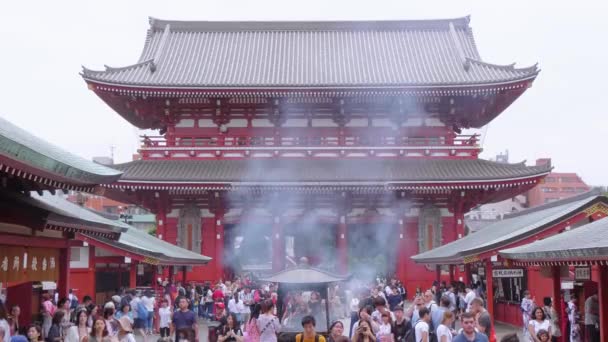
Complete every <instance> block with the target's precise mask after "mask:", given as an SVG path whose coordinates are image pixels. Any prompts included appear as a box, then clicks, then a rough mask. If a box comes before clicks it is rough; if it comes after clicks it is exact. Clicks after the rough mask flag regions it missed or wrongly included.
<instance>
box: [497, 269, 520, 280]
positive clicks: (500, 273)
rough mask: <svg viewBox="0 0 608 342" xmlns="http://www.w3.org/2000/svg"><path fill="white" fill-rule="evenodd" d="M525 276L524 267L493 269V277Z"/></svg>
mask: <svg viewBox="0 0 608 342" xmlns="http://www.w3.org/2000/svg"><path fill="white" fill-rule="evenodd" d="M523 276H524V270H523V269H522V268H505V269H498V270H492V277H494V278H521V277H523Z"/></svg>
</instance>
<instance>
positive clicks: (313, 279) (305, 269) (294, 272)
mask: <svg viewBox="0 0 608 342" xmlns="http://www.w3.org/2000/svg"><path fill="white" fill-rule="evenodd" d="M346 279H348V275H346V276H344V275H337V274H333V273H330V272H328V271H325V270H321V269H318V268H314V267H310V266H306V265H300V266H296V267H294V268H290V269H286V270H283V271H280V272H278V273H276V274H273V275H271V276H269V277H267V278H264V279H262V280H263V281H267V282H272V283H282V284H326V283H334V282H339V281H344V280H346Z"/></svg>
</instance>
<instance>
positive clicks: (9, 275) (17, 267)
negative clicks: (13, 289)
mask: <svg viewBox="0 0 608 342" xmlns="http://www.w3.org/2000/svg"><path fill="white" fill-rule="evenodd" d="M58 275H59V250H57V249H47V248H34V247H8V246H0V282H18V281H43V280H46V281H56V280H57V279H58Z"/></svg>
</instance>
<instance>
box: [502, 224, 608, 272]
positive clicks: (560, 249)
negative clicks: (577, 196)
mask: <svg viewBox="0 0 608 342" xmlns="http://www.w3.org/2000/svg"><path fill="white" fill-rule="evenodd" d="M500 255H501V256H503V257H504V258H507V259H511V260H513V261H514V262H515V263H517V264H536V265H564V264H567V265H576V264H603V265H606V264H608V219H600V220H598V221H595V222H592V223H588V224H586V225H584V226H581V227H578V228H576V229H573V230H570V231H566V232H564V233H561V234H557V235H554V236H551V237H548V238H546V239H543V240H538V241H535V242H532V243H529V244H527V245H523V246H519V247H514V248H509V249H504V250H501V251H500Z"/></svg>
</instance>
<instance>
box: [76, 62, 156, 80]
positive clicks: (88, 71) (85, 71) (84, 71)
mask: <svg viewBox="0 0 608 342" xmlns="http://www.w3.org/2000/svg"><path fill="white" fill-rule="evenodd" d="M150 63H154V59H153V58H150V59H147V60H145V61H143V62H138V63H135V64H130V65H125V66H122V67H112V66H109V65H106V64H104V66H103V67H104V68H105V70H93V69H89V68H87V67H85V66H84V65H83V66H82V72H81V75H83V76H87V75H94V74H105V73H112V72H120V71H125V70H131V69H135V68H138V67H140V66H144V65H148V64H150Z"/></svg>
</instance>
